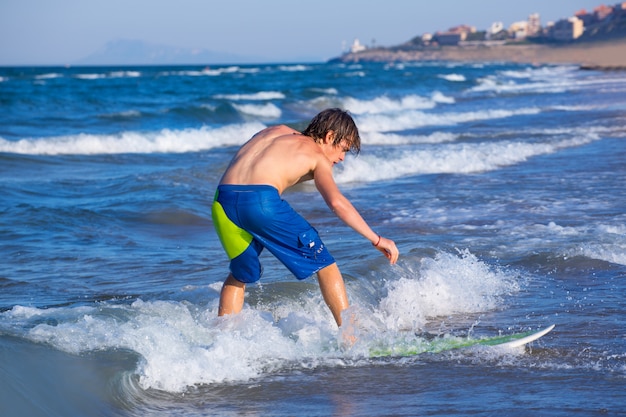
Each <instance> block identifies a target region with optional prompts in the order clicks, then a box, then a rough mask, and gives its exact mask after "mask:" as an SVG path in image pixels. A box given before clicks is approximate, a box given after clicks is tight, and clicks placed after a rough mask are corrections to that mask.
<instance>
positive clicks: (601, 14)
mask: <svg viewBox="0 0 626 417" xmlns="http://www.w3.org/2000/svg"><path fill="white" fill-rule="evenodd" d="M611 13H613V8H612V7H610V6H605V5H604V4H601V5H600V6H598V7H596V8H595V9H593V14H594V15H595V17H596V20H597V21H598V22H599V21H601V20H604V19H606V18H607V17H609V15H610V14H611Z"/></svg>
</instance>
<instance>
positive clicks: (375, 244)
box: [372, 235, 380, 247]
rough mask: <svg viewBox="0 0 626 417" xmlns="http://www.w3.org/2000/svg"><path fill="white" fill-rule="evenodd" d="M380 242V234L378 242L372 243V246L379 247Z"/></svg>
mask: <svg viewBox="0 0 626 417" xmlns="http://www.w3.org/2000/svg"><path fill="white" fill-rule="evenodd" d="M379 243H380V235H378V242H376V243H372V246H374V247H378V244H379Z"/></svg>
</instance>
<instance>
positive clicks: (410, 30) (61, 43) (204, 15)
mask: <svg viewBox="0 0 626 417" xmlns="http://www.w3.org/2000/svg"><path fill="white" fill-rule="evenodd" d="M614 3H617V1H614V2H609V3H607V4H609V5H612V4H614ZM599 4H602V3H600V2H598V1H589V0H519V1H511V0H473V1H472V0H436V1H432V0H428V1H426V0H383V1H381V0H317V1H301V0H0V65H64V64H72V63H74V62H76V61H78V60H80V59H82V58H84V57H86V56H88V55H90V54H92V53H94V52H96V51H97V50H98V49H100V48H102V47H103V46H104V45H105V44H106V43H107V42H110V41H115V40H121V39H132V40H141V41H145V42H149V43H154V44H164V45H168V46H175V47H181V48H199V49H208V50H211V51H216V52H227V53H232V54H237V55H240V56H255V57H258V58H259V60H260V61H262V62H263V61H264V62H301V61H325V60H327V59H330V58H333V57H336V56H338V55H340V54H341V52H342V48H343V47H344V46H347V45H350V44H351V43H352V41H353V40H354V38H359V39H360V40H361V42H362V43H364V44H366V45H371V44H372V41H373V40H374V41H375V43H376V45H380V46H392V45H397V44H399V43H402V42H405V41H407V40H409V39H411V38H413V37H414V36H416V35H421V34H422V33H425V32H435V31H437V30H445V29H447V28H449V27H452V26H456V25H458V24H469V25H472V26H476V28H477V29H479V30H480V29H486V28H487V27H489V26H490V25H491V23H493V22H494V21H502V22H503V23H504V24H505V25H507V26H508V25H510V24H511V23H513V22H515V21H520V20H526V18H527V17H528V15H529V14H531V13H534V12H537V13H540V15H541V21H542V24H545V23H547V22H548V21H554V20H558V19H561V18H565V17H569V16H571V15H573V13H574V12H576V11H577V10H579V9H581V8H586V9H587V10H588V11H590V10H592V9H593V8H594V7H596V6H598V5H599Z"/></svg>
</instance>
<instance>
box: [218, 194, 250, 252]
mask: <svg viewBox="0 0 626 417" xmlns="http://www.w3.org/2000/svg"><path fill="white" fill-rule="evenodd" d="M211 215H212V217H213V225H214V226H215V230H216V231H217V235H218V236H219V238H220V242H222V246H223V247H224V250H225V251H226V254H227V255H228V258H229V259H233V258H236V257H237V256H239V255H241V254H242V253H243V251H245V250H246V249H248V246H250V242H252V235H251V234H250V233H248V232H246V231H245V230H243V229H242V228H241V227H239V226H237V225H236V224H235V223H233V222H232V221H231V220H230V219H229V218H228V216H226V213H225V212H224V207H222V205H221V204H220V203H218V202H217V201H214V202H213V208H212V210H211Z"/></svg>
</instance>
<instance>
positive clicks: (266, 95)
mask: <svg viewBox="0 0 626 417" xmlns="http://www.w3.org/2000/svg"><path fill="white" fill-rule="evenodd" d="M213 97H214V98H216V99H224V100H233V101H239V100H281V99H284V98H285V95H284V94H283V93H281V92H280V91H259V92H258V93H253V94H217V95H215V96H213Z"/></svg>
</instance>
